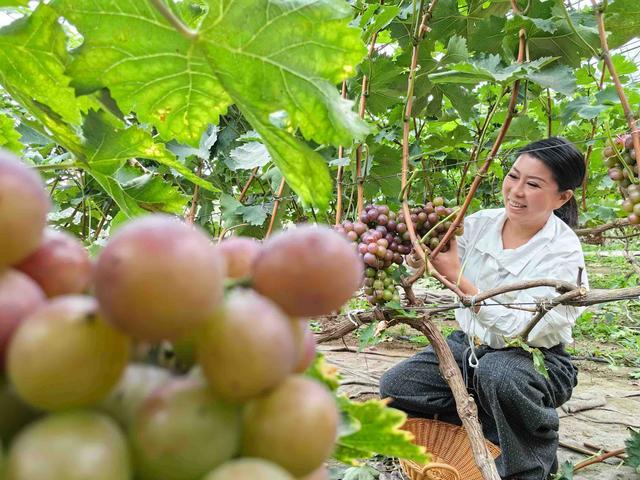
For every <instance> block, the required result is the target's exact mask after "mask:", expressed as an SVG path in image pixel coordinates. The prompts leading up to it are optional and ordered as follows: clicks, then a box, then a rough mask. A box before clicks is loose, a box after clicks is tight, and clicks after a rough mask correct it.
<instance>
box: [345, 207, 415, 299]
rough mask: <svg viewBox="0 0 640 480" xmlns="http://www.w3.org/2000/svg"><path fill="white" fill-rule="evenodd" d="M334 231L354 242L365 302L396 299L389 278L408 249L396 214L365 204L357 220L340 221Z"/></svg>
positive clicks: (387, 208) (391, 280) (406, 240)
mask: <svg viewBox="0 0 640 480" xmlns="http://www.w3.org/2000/svg"><path fill="white" fill-rule="evenodd" d="M336 230H338V231H339V232H340V233H343V234H344V235H346V236H347V238H348V239H349V240H351V241H352V242H355V243H356V244H357V249H358V255H359V256H360V258H361V259H362V262H363V263H364V265H365V268H366V270H365V278H364V293H365V295H366V296H367V300H368V301H369V303H371V304H373V305H376V304H383V303H386V302H389V301H392V300H393V301H400V295H399V294H398V291H397V285H396V284H395V282H394V280H393V275H394V270H395V266H397V265H402V264H403V262H404V255H406V254H408V253H409V252H410V251H411V247H410V244H411V240H410V238H409V236H408V235H409V234H408V232H407V226H406V225H404V224H403V225H400V224H399V223H398V215H397V214H396V213H395V212H394V211H392V210H390V209H389V207H388V206H387V205H367V206H366V207H365V208H364V210H363V211H362V212H361V213H360V215H359V217H358V221H356V222H350V221H348V220H347V221H344V222H342V224H341V225H339V226H338V227H337V228H336Z"/></svg>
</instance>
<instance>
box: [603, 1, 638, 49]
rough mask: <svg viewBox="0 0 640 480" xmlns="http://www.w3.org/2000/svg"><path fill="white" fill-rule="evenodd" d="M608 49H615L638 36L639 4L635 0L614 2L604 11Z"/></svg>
mask: <svg viewBox="0 0 640 480" xmlns="http://www.w3.org/2000/svg"><path fill="white" fill-rule="evenodd" d="M604 21H605V28H606V29H607V30H608V31H609V34H608V35H607V41H608V43H609V48H617V47H620V46H622V45H624V44H625V43H627V42H628V41H629V40H631V39H632V38H638V37H639V36H640V4H639V3H638V1H637V0H614V1H613V2H609V5H608V6H607V9H606V10H605V17H604Z"/></svg>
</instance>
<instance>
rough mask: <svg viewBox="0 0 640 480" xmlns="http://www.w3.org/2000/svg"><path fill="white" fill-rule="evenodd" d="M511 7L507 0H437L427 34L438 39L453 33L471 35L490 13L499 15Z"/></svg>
mask: <svg viewBox="0 0 640 480" xmlns="http://www.w3.org/2000/svg"><path fill="white" fill-rule="evenodd" d="M510 8H511V4H510V2H509V0H493V1H491V2H485V1H480V0H472V1H466V0H439V1H438V3H437V5H436V8H435V9H434V12H433V19H432V20H431V21H430V22H429V27H430V28H431V32H432V33H430V34H429V35H433V37H435V38H438V39H444V38H449V37H451V36H452V35H454V34H457V35H461V36H463V37H465V38H466V37H469V36H470V35H473V33H474V31H475V30H476V29H477V28H478V26H479V25H480V24H481V23H482V21H483V19H485V18H488V17H490V16H492V15H494V16H500V15H504V14H505V13H507V12H508V11H509V10H510Z"/></svg>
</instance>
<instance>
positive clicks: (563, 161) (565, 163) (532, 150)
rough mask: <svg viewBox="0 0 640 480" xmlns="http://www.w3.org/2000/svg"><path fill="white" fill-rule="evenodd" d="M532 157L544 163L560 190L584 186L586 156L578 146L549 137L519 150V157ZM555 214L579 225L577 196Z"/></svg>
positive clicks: (561, 139)
mask: <svg viewBox="0 0 640 480" xmlns="http://www.w3.org/2000/svg"><path fill="white" fill-rule="evenodd" d="M524 153H526V154H528V155H531V156H532V157H534V158H537V159H538V160H540V161H541V162H542V163H544V164H545V165H546V166H547V167H549V170H551V173H552V174H553V179H554V180H555V181H556V183H557V184H558V190H559V191H561V192H562V191H564V190H575V189H576V188H578V187H579V186H580V185H582V180H583V179H584V176H585V173H586V168H585V163H584V156H583V155H582V153H580V151H579V150H578V149H577V148H576V146H575V145H574V144H573V143H571V142H570V141H568V140H567V139H565V138H562V137H549V138H545V139H543V140H538V141H537V142H532V143H530V144H529V145H527V146H526V147H523V148H521V149H520V150H518V153H517V156H520V155H522V154H524ZM553 213H555V214H556V216H557V217H560V219H561V220H562V221H563V222H564V223H566V224H567V225H569V226H570V227H575V226H577V225H578V204H577V203H576V199H575V196H572V197H571V198H570V199H569V200H568V201H567V202H566V203H565V204H564V205H562V206H561V207H560V208H558V209H557V210H554V211H553Z"/></svg>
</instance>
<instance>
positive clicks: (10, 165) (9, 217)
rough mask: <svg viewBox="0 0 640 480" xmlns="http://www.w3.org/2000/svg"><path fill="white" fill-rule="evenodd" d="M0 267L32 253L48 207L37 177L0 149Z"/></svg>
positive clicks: (49, 204)
mask: <svg viewBox="0 0 640 480" xmlns="http://www.w3.org/2000/svg"><path fill="white" fill-rule="evenodd" d="M0 192H1V195H0V270H1V269H3V268H5V267H7V266H10V265H14V264H16V263H18V262H19V261H21V260H23V259H24V258H26V257H27V256H28V255H30V254H31V253H33V252H34V251H35V250H36V248H38V245H40V241H41V239H42V233H43V231H44V227H45V224H46V221H47V213H48V212H49V209H50V208H51V202H50V200H49V196H48V195H47V193H46V192H45V189H44V184H43V182H42V179H41V178H40V176H39V175H38V174H37V173H35V172H33V171H31V170H29V169H28V168H27V167H26V166H25V165H23V164H22V163H21V162H20V160H18V158H17V157H16V156H14V155H13V154H11V153H9V152H7V151H6V150H0Z"/></svg>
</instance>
